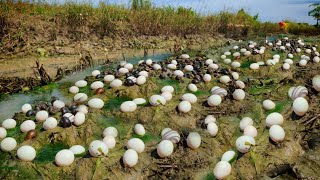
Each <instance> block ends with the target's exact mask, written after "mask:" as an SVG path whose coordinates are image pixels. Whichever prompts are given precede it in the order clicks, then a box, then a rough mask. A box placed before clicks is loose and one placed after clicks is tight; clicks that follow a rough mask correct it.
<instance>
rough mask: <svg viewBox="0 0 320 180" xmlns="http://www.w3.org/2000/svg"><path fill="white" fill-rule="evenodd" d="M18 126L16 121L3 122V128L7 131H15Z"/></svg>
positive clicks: (7, 120)
mask: <svg viewBox="0 0 320 180" xmlns="http://www.w3.org/2000/svg"><path fill="white" fill-rule="evenodd" d="M16 125H17V122H16V120H14V119H6V120H4V121H3V122H2V127H4V128H5V129H13V128H15V127H16Z"/></svg>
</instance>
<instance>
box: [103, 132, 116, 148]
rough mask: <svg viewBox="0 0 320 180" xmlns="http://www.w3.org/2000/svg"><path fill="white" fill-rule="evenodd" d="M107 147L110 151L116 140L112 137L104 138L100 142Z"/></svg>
mask: <svg viewBox="0 0 320 180" xmlns="http://www.w3.org/2000/svg"><path fill="white" fill-rule="evenodd" d="M102 141H103V142H104V143H105V144H106V145H107V147H108V149H112V148H114V147H115V146H116V139H115V138H114V137H113V136H109V135H107V136H105V137H104V138H103V140H102Z"/></svg>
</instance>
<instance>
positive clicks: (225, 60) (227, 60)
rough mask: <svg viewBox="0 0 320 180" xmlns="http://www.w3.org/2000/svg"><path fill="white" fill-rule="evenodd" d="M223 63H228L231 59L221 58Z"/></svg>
mask: <svg viewBox="0 0 320 180" xmlns="http://www.w3.org/2000/svg"><path fill="white" fill-rule="evenodd" d="M223 63H225V64H230V63H231V59H224V60H223Z"/></svg>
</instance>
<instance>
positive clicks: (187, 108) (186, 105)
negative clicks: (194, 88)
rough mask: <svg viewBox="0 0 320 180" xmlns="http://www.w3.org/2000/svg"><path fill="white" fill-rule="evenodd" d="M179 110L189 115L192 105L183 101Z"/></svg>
mask: <svg viewBox="0 0 320 180" xmlns="http://www.w3.org/2000/svg"><path fill="white" fill-rule="evenodd" d="M178 109H179V111H180V112H183V113H188V112H189V111H191V103H190V102H189V101H181V102H180V103H179V105H178Z"/></svg>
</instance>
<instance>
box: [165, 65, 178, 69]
mask: <svg viewBox="0 0 320 180" xmlns="http://www.w3.org/2000/svg"><path fill="white" fill-rule="evenodd" d="M167 68H168V69H171V70H175V69H177V65H175V64H168V65H167Z"/></svg>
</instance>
